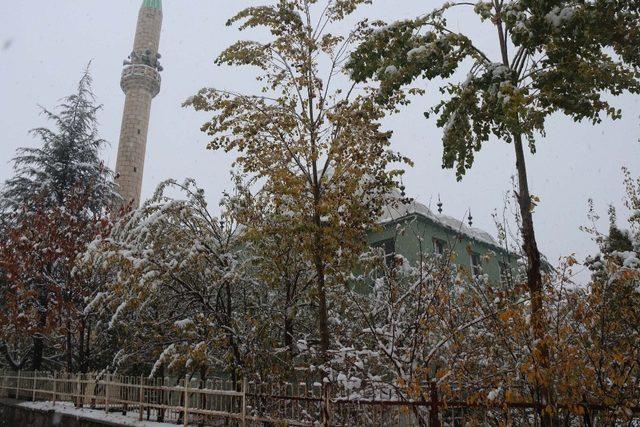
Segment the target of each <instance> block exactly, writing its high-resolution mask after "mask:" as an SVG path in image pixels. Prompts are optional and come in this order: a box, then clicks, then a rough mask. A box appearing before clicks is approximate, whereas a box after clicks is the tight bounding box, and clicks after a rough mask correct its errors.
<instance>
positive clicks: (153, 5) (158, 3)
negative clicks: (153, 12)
mask: <svg viewBox="0 0 640 427" xmlns="http://www.w3.org/2000/svg"><path fill="white" fill-rule="evenodd" d="M142 7H148V8H150V9H162V0H144V2H142Z"/></svg>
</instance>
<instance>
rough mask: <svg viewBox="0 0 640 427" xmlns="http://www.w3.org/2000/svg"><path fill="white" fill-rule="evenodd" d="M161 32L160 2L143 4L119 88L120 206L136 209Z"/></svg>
mask: <svg viewBox="0 0 640 427" xmlns="http://www.w3.org/2000/svg"><path fill="white" fill-rule="evenodd" d="M161 28H162V0H144V2H143V3H142V7H141V8H140V12H139V14H138V26H137V28H136V38H135V41H134V43H133V51H132V52H131V54H130V55H129V58H128V59H127V60H125V61H124V70H123V71H122V79H121V80H120V87H122V90H123V91H124V93H125V95H126V99H125V102H124V113H123V115H122V127H121V128H120V143H119V145H118V160H117V163H116V182H117V184H118V186H119V191H120V195H121V196H122V199H123V203H124V204H125V205H128V204H129V203H132V206H133V208H137V207H138V206H139V205H140V192H141V190H142V176H143V172H144V157H145V151H146V148H147V132H148V130H149V115H150V113H151V100H153V98H154V97H155V96H156V95H157V94H158V93H159V92H160V82H161V79H160V71H162V67H161V66H160V63H159V62H158V59H159V58H160V54H159V53H158V47H159V45H160V30H161Z"/></svg>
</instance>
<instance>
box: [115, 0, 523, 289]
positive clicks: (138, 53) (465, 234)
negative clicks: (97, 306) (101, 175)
mask: <svg viewBox="0 0 640 427" xmlns="http://www.w3.org/2000/svg"><path fill="white" fill-rule="evenodd" d="M161 30H162V0H144V1H143V3H142V6H141V8H140V12H139V14H138V24H137V28H136V34H135V39H134V43H133V51H132V52H131V53H130V54H129V57H128V59H127V60H125V62H124V69H123V71H122V78H121V82H120V86H121V87H122V90H123V91H124V93H125V103H124V112H123V116H122V126H121V130H120V141H119V145H118V159H117V163H116V181H117V183H118V185H119V188H120V193H121V196H122V198H123V200H124V201H125V202H126V203H131V204H132V206H133V207H138V206H139V205H140V193H141V189H142V179H143V174H144V162H145V153H146V146H147V134H148V130H149V120H150V115H151V103H152V100H153V98H155V97H156V96H157V95H158V93H159V92H160V86H161V82H162V79H161V77H160V72H161V71H162V66H161V65H160V62H159V59H160V53H159V46H160V35H161ZM438 207H439V209H438V213H434V212H432V211H431V210H430V209H429V208H428V207H427V206H425V205H423V204H421V203H419V202H415V201H414V202H412V203H410V204H408V205H403V206H401V207H399V208H388V209H386V212H385V215H384V216H383V217H382V218H381V219H380V223H381V225H382V227H381V229H380V230H379V231H375V232H371V233H369V237H368V239H369V243H370V245H371V246H374V247H380V248H382V249H383V250H384V253H385V255H386V256H387V257H388V259H390V260H391V259H393V256H394V255H395V254H400V255H402V256H404V257H405V258H406V259H408V260H409V261H410V262H416V261H418V260H419V257H420V256H422V255H430V254H433V253H435V254H438V255H442V256H445V255H447V256H451V257H452V260H453V262H454V263H456V264H457V265H459V266H463V267H465V268H467V269H468V271H469V272H470V273H472V274H474V275H479V274H486V275H488V276H489V279H490V280H491V282H492V283H502V284H503V285H505V286H508V285H509V284H511V283H512V277H513V272H514V271H515V270H516V263H517V256H515V255H514V254H513V253H511V252H509V251H508V250H506V249H505V248H503V247H501V246H500V245H499V244H498V243H497V242H496V240H495V239H494V238H493V237H492V236H491V235H490V234H489V233H487V232H485V231H482V230H479V229H477V228H474V227H473V224H472V218H471V215H469V218H468V225H467V224H465V223H464V222H462V221H459V220H457V219H455V218H453V217H450V216H447V215H444V214H442V205H441V204H440V205H439V206H438Z"/></svg>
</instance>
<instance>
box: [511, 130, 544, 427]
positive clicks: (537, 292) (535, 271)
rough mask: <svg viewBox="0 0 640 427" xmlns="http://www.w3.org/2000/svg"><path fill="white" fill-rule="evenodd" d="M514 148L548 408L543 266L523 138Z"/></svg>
mask: <svg viewBox="0 0 640 427" xmlns="http://www.w3.org/2000/svg"><path fill="white" fill-rule="evenodd" d="M514 146H515V150H516V169H517V170H518V205H519V207H520V215H521V216H522V241H523V243H522V246H523V249H524V252H525V254H526V255H527V285H528V288H529V294H530V296H531V330H532V334H533V339H534V341H535V343H536V344H535V347H536V351H537V352H538V357H537V358H536V361H535V362H536V363H537V364H538V367H539V369H540V370H542V374H543V375H542V378H543V380H542V381H543V382H542V383H541V384H538V385H537V392H538V394H539V398H540V400H541V402H542V403H543V404H544V405H550V404H552V403H553V402H552V399H551V392H550V388H549V380H550V379H549V378H548V369H549V348H548V347H547V344H546V341H545V337H546V327H547V325H546V321H545V314H544V307H543V300H542V296H543V283H542V272H541V265H542V264H541V257H540V251H539V250H538V244H537V243H536V236H535V231H534V228H533V215H532V212H531V193H530V192H529V182H528V179H527V166H526V163H525V157H524V148H523V144H522V135H520V134H516V135H514ZM540 416H541V420H542V425H543V426H551V425H554V423H553V417H552V416H551V415H549V414H548V413H547V412H546V411H545V410H544V409H543V410H542V411H541V414H540Z"/></svg>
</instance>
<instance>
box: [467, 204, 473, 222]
mask: <svg viewBox="0 0 640 427" xmlns="http://www.w3.org/2000/svg"><path fill="white" fill-rule="evenodd" d="M467 219H468V220H469V227H473V217H472V216H471V208H469V218H467Z"/></svg>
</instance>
